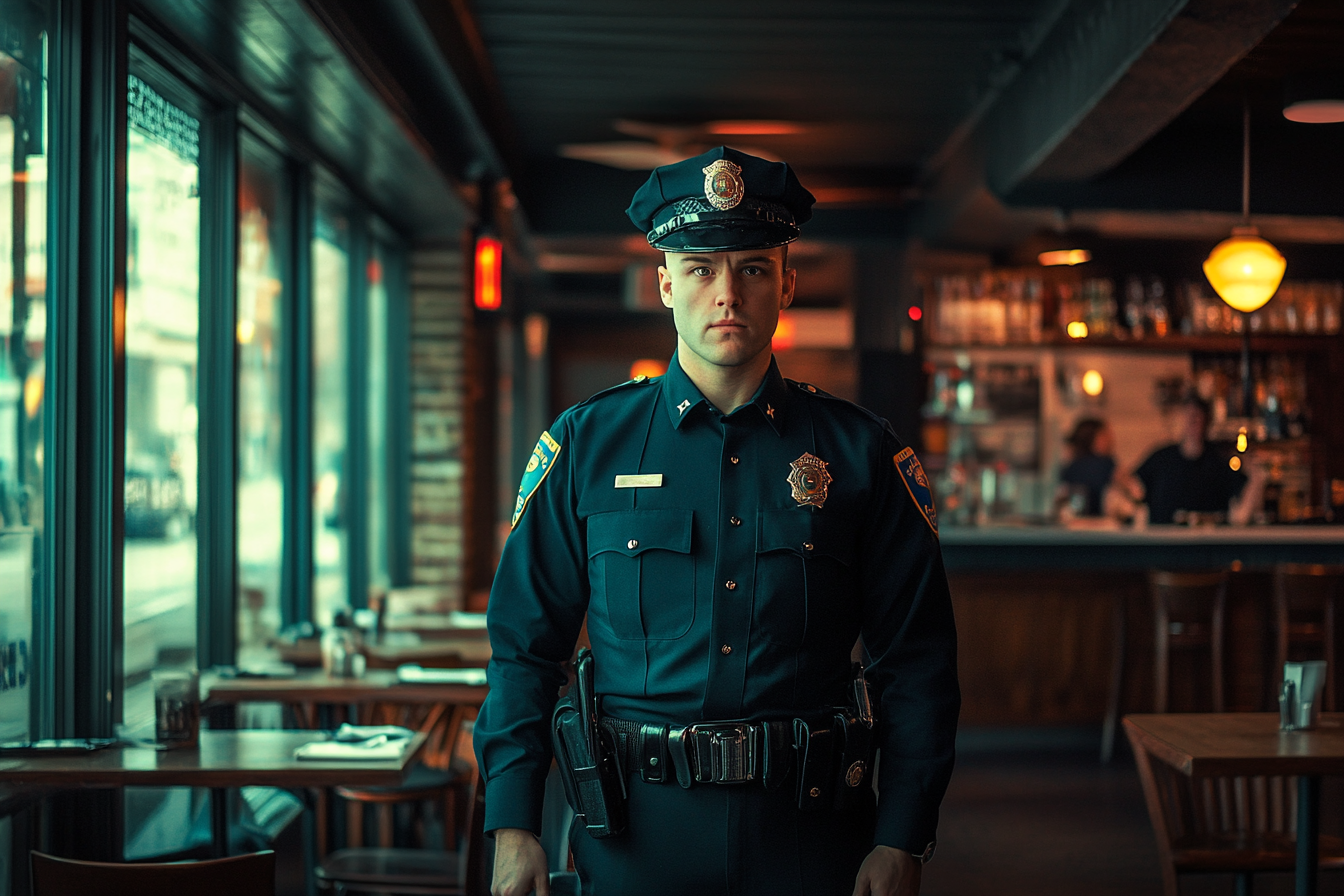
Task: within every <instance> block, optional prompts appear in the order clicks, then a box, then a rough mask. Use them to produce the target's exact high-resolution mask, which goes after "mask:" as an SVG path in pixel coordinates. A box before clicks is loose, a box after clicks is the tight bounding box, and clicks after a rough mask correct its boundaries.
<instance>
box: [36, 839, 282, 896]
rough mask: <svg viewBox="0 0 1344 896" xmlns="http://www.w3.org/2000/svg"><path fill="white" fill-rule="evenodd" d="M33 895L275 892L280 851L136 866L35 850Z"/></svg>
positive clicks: (268, 895)
mask: <svg viewBox="0 0 1344 896" xmlns="http://www.w3.org/2000/svg"><path fill="white" fill-rule="evenodd" d="M31 862H32V882H33V896H70V894H72V893H97V894H99V896H180V894H183V893H190V894H191V896H239V894H242V893H246V894H247V896H275V853H274V852H271V851H270V850H266V851H265V852H254V853H250V854H248V855H243V856H232V857H230V858H227V859H208V860H204V861H199V862H153V863H137V864H134V865H129V864H121V863H116V862H84V861H80V860H78V859H62V858H59V857H57V856H50V855H47V854H46V853H41V852H37V851H36V850H34V851H33V852H32V854H31Z"/></svg>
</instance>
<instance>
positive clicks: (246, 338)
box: [238, 318, 257, 345]
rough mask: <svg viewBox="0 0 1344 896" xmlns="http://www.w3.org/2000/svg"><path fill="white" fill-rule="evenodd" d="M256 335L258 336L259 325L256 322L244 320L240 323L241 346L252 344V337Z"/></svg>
mask: <svg viewBox="0 0 1344 896" xmlns="http://www.w3.org/2000/svg"><path fill="white" fill-rule="evenodd" d="M256 335H257V325H256V324H255V323H254V322H252V321H251V320H248V319H247V318H243V319H242V320H240V321H238V342H239V344H241V345H248V344H249V343H251V342H252V337H254V336H256Z"/></svg>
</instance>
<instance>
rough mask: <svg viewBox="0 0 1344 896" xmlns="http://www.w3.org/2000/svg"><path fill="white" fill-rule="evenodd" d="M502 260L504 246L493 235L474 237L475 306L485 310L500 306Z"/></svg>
mask: <svg viewBox="0 0 1344 896" xmlns="http://www.w3.org/2000/svg"><path fill="white" fill-rule="evenodd" d="M503 261H504V246H503V244H502V243H500V241H499V240H498V239H496V238H495V237H493V236H481V237H477V239H476V294H475V299H476V307H477V308H481V309H483V310H486V311H490V310H493V309H495V308H498V307H499V306H500V302H501V301H502V293H501V290H500V274H501V269H502V267H503Z"/></svg>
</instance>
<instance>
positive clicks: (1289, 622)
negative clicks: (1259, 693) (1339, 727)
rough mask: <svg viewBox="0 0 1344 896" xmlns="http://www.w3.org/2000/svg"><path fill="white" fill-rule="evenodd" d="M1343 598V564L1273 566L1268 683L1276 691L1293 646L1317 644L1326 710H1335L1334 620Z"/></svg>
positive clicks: (1286, 564)
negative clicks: (1271, 653) (1271, 664)
mask: <svg viewBox="0 0 1344 896" xmlns="http://www.w3.org/2000/svg"><path fill="white" fill-rule="evenodd" d="M1341 597H1344V566H1327V565H1324V564H1318V563H1312V564H1308V563H1281V564H1279V565H1278V566H1276V567H1275V568H1274V631H1275V636H1276V647H1277V650H1276V651H1275V666H1274V672H1273V674H1272V675H1271V682H1272V683H1273V684H1274V685H1275V686H1276V687H1275V688H1274V689H1272V690H1271V693H1273V694H1277V693H1278V690H1277V685H1278V683H1279V682H1280V681H1281V680H1282V679H1281V677H1280V676H1281V675H1282V674H1283V664H1284V662H1285V661H1287V660H1288V658H1289V653H1290V649H1291V646H1292V645H1295V644H1310V645H1312V646H1313V647H1315V646H1316V645H1319V654H1318V655H1319V657H1320V658H1321V659H1324V660H1325V661H1326V664H1327V669H1326V680H1325V709H1326V711H1328V712H1334V711H1335V703H1336V696H1335V683H1334V681H1335V675H1336V674H1337V670H1336V669H1335V653H1336V651H1335V620H1336V612H1337V610H1338V606H1339V601H1340V599H1341Z"/></svg>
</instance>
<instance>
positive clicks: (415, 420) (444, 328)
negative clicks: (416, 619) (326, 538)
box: [410, 249, 470, 600]
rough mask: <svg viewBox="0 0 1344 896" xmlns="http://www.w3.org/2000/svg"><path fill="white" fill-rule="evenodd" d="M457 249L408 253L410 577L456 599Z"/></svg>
mask: <svg viewBox="0 0 1344 896" xmlns="http://www.w3.org/2000/svg"><path fill="white" fill-rule="evenodd" d="M467 301H468V299H467V296H466V293H465V290H464V288H463V259H462V253H461V252H460V251H457V250H455V249H423V250H420V251H416V252H414V253H412V256H411V364H410V367H411V581H412V582H414V583H415V584H418V585H435V586H440V587H443V588H444V589H446V590H447V591H448V592H449V594H450V596H452V597H453V598H454V599H456V600H460V599H461V596H462V591H463V575H464V551H463V543H464V537H463V536H464V524H465V508H466V507H467V506H468V502H467V500H466V499H467V495H466V490H467V479H466V475H465V472H466V469H467V465H468V462H469V460H470V458H469V457H468V456H467V455H468V450H467V445H468V441H467V438H466V421H465V411H464V406H465V394H466V380H465V374H466V357H465V356H466V345H467V341H468V339H469V336H470V333H469V326H470V317H469V315H468V312H467V307H466V305H467Z"/></svg>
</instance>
